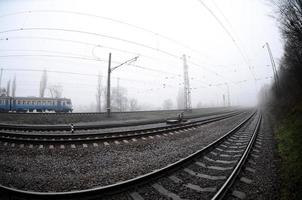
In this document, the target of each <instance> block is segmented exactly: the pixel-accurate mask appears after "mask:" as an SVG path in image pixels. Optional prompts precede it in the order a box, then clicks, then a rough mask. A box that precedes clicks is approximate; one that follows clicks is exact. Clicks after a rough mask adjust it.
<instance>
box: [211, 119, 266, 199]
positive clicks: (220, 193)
mask: <svg viewBox="0 0 302 200" xmlns="http://www.w3.org/2000/svg"><path fill="white" fill-rule="evenodd" d="M261 120H262V115H261V114H260V116H259V118H258V121H257V124H256V128H255V129H254V132H253V135H252V138H251V140H250V141H249V143H248V145H247V147H246V149H245V151H244V153H243V155H242V157H241V158H240V160H239V162H238V163H237V165H236V167H235V168H234V170H233V171H232V173H231V175H230V176H229V177H228V179H227V180H226V181H225V183H224V184H223V185H222V187H221V188H220V189H219V190H218V192H217V193H216V194H215V195H214V197H213V198H212V200H220V199H223V198H224V197H225V195H226V194H227V192H228V190H229V189H230V188H231V187H232V185H233V184H234V182H235V180H236V178H237V177H238V175H239V173H240V172H241V169H242V167H243V165H244V164H245V162H246V159H247V158H248V155H249V153H250V151H251V149H252V147H253V144H254V142H255V140H256V137H257V133H258V131H259V129H260V124H261Z"/></svg>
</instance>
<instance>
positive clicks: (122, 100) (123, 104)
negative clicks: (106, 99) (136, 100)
mask: <svg viewBox="0 0 302 200" xmlns="http://www.w3.org/2000/svg"><path fill="white" fill-rule="evenodd" d="M128 107H129V104H128V98H127V89H126V88H124V87H114V88H112V90H111V108H112V110H114V111H119V112H123V111H126V110H128Z"/></svg>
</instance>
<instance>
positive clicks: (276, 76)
mask: <svg viewBox="0 0 302 200" xmlns="http://www.w3.org/2000/svg"><path fill="white" fill-rule="evenodd" d="M265 45H266V48H267V51H268V54H269V57H270V60H271V64H272V69H273V74H274V80H275V84H276V90H277V93H279V88H280V84H279V76H278V72H277V69H276V64H275V60H274V57H273V54H272V51H271V48H270V46H269V44H268V43H267V42H266V43H265ZM263 48H264V45H263Z"/></svg>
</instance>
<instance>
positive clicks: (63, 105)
mask: <svg viewBox="0 0 302 200" xmlns="http://www.w3.org/2000/svg"><path fill="white" fill-rule="evenodd" d="M46 111H54V112H65V113H67V112H72V103H71V100H70V99H68V98H44V97H43V98H41V97H10V96H0V112H46Z"/></svg>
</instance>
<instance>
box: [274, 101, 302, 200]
mask: <svg viewBox="0 0 302 200" xmlns="http://www.w3.org/2000/svg"><path fill="white" fill-rule="evenodd" d="M277 140H278V151H279V154H280V156H281V159H282V166H281V182H282V183H281V199H282V200H288V199H301V198H302V197H301V195H302V103H301V104H300V105H299V106H297V107H295V108H293V109H292V111H291V112H290V113H289V114H288V115H287V116H286V117H285V118H284V119H283V120H282V121H281V125H280V127H279V129H278V131H277Z"/></svg>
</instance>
